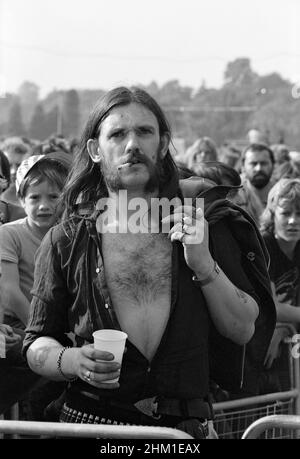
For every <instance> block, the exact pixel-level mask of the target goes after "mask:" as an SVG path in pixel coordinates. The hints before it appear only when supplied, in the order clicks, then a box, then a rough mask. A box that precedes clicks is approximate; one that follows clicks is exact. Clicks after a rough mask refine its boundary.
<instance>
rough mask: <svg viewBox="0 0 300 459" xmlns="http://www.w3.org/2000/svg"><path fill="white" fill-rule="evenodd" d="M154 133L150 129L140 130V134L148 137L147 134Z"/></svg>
mask: <svg viewBox="0 0 300 459" xmlns="http://www.w3.org/2000/svg"><path fill="white" fill-rule="evenodd" d="M151 133H152V131H151V129H149V128H140V129H139V134H142V135H146V134H151Z"/></svg>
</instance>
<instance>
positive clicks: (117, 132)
mask: <svg viewBox="0 0 300 459" xmlns="http://www.w3.org/2000/svg"><path fill="white" fill-rule="evenodd" d="M123 135H124V131H116V132H113V133H112V135H111V137H115V138H118V137H122V136H123Z"/></svg>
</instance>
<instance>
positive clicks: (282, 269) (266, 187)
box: [0, 87, 300, 438]
mask: <svg viewBox="0 0 300 459" xmlns="http://www.w3.org/2000/svg"><path fill="white" fill-rule="evenodd" d="M171 141H172V134H171V129H170V126H169V123H168V121H167V118H166V116H165V114H164V112H163V111H162V109H161V107H160V106H159V105H158V104H157V102H156V101H155V100H154V99H153V98H152V97H151V96H150V95H149V94H148V93H147V92H145V91H144V90H142V89H139V88H125V87H119V88H115V89H113V90H111V91H108V92H107V93H106V94H105V95H104V96H103V97H102V98H101V99H100V100H99V101H98V102H97V103H96V105H95V108H94V110H93V111H92V112H91V114H90V116H89V118H88V120H87V122H86V125H85V128H84V130H83V133H82V136H81V139H80V140H79V141H74V140H72V141H70V140H67V139H64V138H63V137H58V136H57V137H53V138H50V139H47V140H45V141H44V142H37V141H34V140H28V139H21V138H7V139H3V140H2V142H0V150H1V151H0V186H1V201H0V220H1V226H0V257H1V291H0V293H1V302H0V335H1V337H2V338H4V343H5V346H4V355H5V358H1V359H0V374H1V376H0V415H1V414H4V415H5V413H7V411H8V410H9V408H10V407H11V406H12V404H14V403H16V402H17V401H18V402H20V404H22V403H27V405H26V406H27V410H28V411H27V414H26V416H27V419H30V420H39V421H43V420H52V421H53V420H55V421H60V422H77V423H82V422H89V423H104V424H138V425H154V426H168V427H176V428H177V429H181V430H184V431H186V432H188V433H190V434H191V435H192V436H193V437H195V438H216V433H215V431H214V428H213V409H212V403H213V402H214V401H220V400H225V399H229V398H231V397H234V398H237V397H245V396H251V395H258V394H262V393H266V392H269V391H271V390H272V391H276V390H277V391H278V390H281V389H282V387H283V386H284V382H283V381H282V377H279V376H280V375H282V373H283V372H284V371H285V369H286V362H284V361H283V358H282V354H281V345H282V342H283V340H284V338H285V332H284V331H282V330H284V329H283V328H280V327H278V326H276V321H277V324H278V323H279V322H280V323H282V322H286V323H293V324H294V325H295V326H296V327H298V324H299V322H300V314H299V313H298V308H297V306H298V305H299V301H300V296H299V291H300V289H299V286H300V278H299V268H300V261H299V239H300V160H299V156H300V154H299V155H298V154H297V153H296V152H293V153H291V149H289V148H288V147H287V146H285V145H268V144H267V143H266V142H265V141H262V140H261V138H259V137H258V138H257V137H255V138H253V139H250V138H249V143H248V144H247V145H246V147H245V148H244V149H243V150H242V151H239V149H238V148H236V147H234V146H229V147H228V148H227V154H226V155H224V154H222V155H221V154H220V152H219V151H218V147H217V145H216V144H215V142H214V141H213V140H212V139H210V138H209V137H202V138H199V139H196V140H195V142H194V144H193V145H191V146H190V147H189V148H188V149H187V151H186V152H185V154H183V155H182V156H181V157H180V161H179V160H178V158H177V157H176V160H175V158H173V157H172V155H171V152H170V149H169V146H170V142H171ZM298 172H299V173H298ZM124 191H126V199H127V201H126V203H125V204H126V207H127V208H126V212H125V213H124V205H125V204H124V202H123V201H122V200H121V199H120V196H121V195H122V193H123V192H124ZM155 200H159V202H160V203H166V202H168V203H170V202H171V203H173V204H172V205H171V206H169V208H168V212H167V213H166V212H158V213H155V212H152V210H153V202H155ZM100 202H101V205H100V204H99V203H100ZM103 202H104V204H105V205H103ZM137 203H139V204H137ZM141 203H143V205H145V206H146V207H145V208H144V210H145V209H146V211H145V212H144V215H145V214H147V215H149V219H150V220H148V221H147V222H146V223H145V222H144V220H145V219H143V218H140V219H139V221H140V225H139V231H136V230H135V229H134V228H136V226H135V227H134V228H133V226H132V221H136V220H137V219H136V215H135V213H136V207H137V205H141ZM174 203H175V204H174ZM111 208H113V209H114V210H115V212H114V217H113V219H111V213H109V212H110V210H111ZM163 210H164V209H163ZM124 215H125V217H124ZM124 218H125V226H126V231H124ZM141 220H142V223H143V224H142V225H141ZM129 223H130V224H129ZM153 224H154V226H153ZM141 227H142V230H141ZM153 227H155V228H156V231H153ZM166 227H167V230H165V228H166ZM103 328H109V329H119V330H123V331H125V332H126V333H127V335H128V339H127V342H126V352H125V354H124V358H123V362H122V365H120V364H118V363H116V362H114V361H113V359H114V356H113V355H112V354H111V353H108V352H104V351H101V350H98V349H95V348H94V346H93V337H92V333H93V332H94V331H95V330H98V329H103ZM1 342H2V343H3V340H2V341H1ZM2 354H3V353H2ZM286 371H288V370H287V369H286ZM114 378H119V379H118V382H114V383H108V382H107V381H109V380H111V379H114Z"/></svg>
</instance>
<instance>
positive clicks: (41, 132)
mask: <svg viewBox="0 0 300 459" xmlns="http://www.w3.org/2000/svg"><path fill="white" fill-rule="evenodd" d="M29 136H30V137H31V138H32V139H37V140H45V138H47V137H48V132H47V123H46V117H45V112H44V109H43V106H42V104H38V105H37V106H36V108H35V110H34V112H33V115H32V118H31V122H30V126H29Z"/></svg>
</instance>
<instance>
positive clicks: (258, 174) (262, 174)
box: [253, 172, 268, 177]
mask: <svg viewBox="0 0 300 459" xmlns="http://www.w3.org/2000/svg"><path fill="white" fill-rule="evenodd" d="M253 177H268V175H267V174H265V173H264V172H257V173H256V174H254V175H253Z"/></svg>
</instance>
